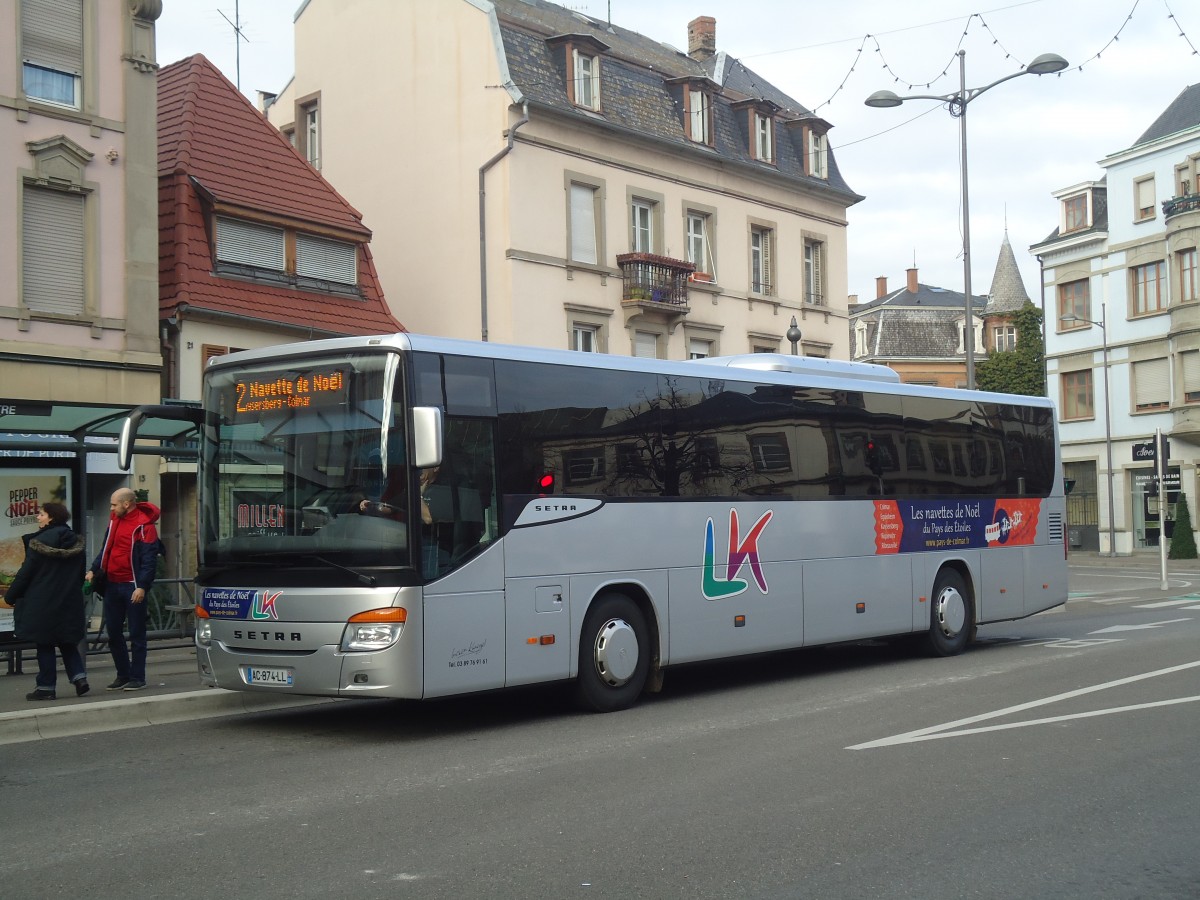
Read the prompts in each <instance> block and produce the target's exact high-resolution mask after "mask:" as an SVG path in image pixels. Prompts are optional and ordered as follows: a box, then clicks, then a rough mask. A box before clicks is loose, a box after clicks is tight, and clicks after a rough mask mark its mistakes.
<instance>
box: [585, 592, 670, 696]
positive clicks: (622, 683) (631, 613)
mask: <svg viewBox="0 0 1200 900" xmlns="http://www.w3.org/2000/svg"><path fill="white" fill-rule="evenodd" d="M631 587H632V586H625V585H622V586H613V585H610V586H608V587H606V588H605V589H604V590H602V591H600V592H599V593H598V594H597V595H596V596H595V597H594V598H593V599H592V602H591V604H590V605H589V606H588V611H587V614H586V615H585V616H584V618H583V628H582V630H581V631H580V635H579V674H578V677H577V678H576V680H575V701H576V703H577V705H579V706H580V707H581V708H583V709H588V710H592V711H595V712H614V711H616V710H619V709H626V708H628V707H630V706H632V705H633V704H634V703H635V702H636V701H637V698H638V697H639V696H640V695H641V693H642V691H643V690H644V689H645V687H646V685H647V682H651V683H653V682H656V681H658V680H659V676H657V674H656V675H655V676H653V677H652V675H651V673H652V672H655V673H657V669H658V651H657V648H658V625H657V622H656V621H655V618H654V615H653V611H652V609H651V606H650V602H649V598H648V597H646V595H645V593H644V592H643V591H641V590H640V589H638V588H636V587H633V588H632V589H631ZM639 601H640V602H639Z"/></svg>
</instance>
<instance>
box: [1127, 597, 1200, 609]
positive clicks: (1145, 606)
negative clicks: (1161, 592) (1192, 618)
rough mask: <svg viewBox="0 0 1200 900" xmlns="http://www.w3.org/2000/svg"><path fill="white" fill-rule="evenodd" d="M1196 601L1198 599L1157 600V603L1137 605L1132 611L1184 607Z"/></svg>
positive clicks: (1199, 598)
mask: <svg viewBox="0 0 1200 900" xmlns="http://www.w3.org/2000/svg"><path fill="white" fill-rule="evenodd" d="M1198 600H1200V597H1180V598H1176V599H1175V600H1159V601H1158V602H1157V603H1139V604H1138V605H1137V606H1135V607H1134V609H1166V608H1167V607H1168V606H1185V605H1186V604H1188V603H1195V602H1196V601H1198Z"/></svg>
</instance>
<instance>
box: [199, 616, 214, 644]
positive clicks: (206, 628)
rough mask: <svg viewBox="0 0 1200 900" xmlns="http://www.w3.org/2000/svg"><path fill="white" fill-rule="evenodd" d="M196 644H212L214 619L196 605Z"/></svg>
mask: <svg viewBox="0 0 1200 900" xmlns="http://www.w3.org/2000/svg"><path fill="white" fill-rule="evenodd" d="M196 646H197V647H210V646H212V619H210V618H208V613H207V611H204V610H201V609H200V607H196Z"/></svg>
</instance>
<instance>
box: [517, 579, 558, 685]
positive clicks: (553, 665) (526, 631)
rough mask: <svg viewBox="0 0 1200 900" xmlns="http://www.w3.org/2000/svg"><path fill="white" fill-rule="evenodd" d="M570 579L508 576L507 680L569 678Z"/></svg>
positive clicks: (526, 681)
mask: <svg viewBox="0 0 1200 900" xmlns="http://www.w3.org/2000/svg"><path fill="white" fill-rule="evenodd" d="M570 596H571V592H570V579H569V578H566V577H563V576H562V575H557V576H556V575H547V576H544V577H540V578H509V579H508V580H507V581H506V582H505V586H504V603H505V613H504V622H505V638H504V643H505V653H504V658H505V677H504V683H505V684H506V685H509V686H512V685H516V684H533V683H535V682H539V681H554V680H558V679H563V678H566V677H567V675H568V673H569V672H570V669H571V618H570V616H571V613H570V605H571V602H570Z"/></svg>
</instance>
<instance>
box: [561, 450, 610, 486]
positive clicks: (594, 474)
mask: <svg viewBox="0 0 1200 900" xmlns="http://www.w3.org/2000/svg"><path fill="white" fill-rule="evenodd" d="M563 468H564V469H566V474H567V484H568V485H577V484H591V483H592V482H596V481H600V480H601V479H602V478H604V473H605V466H604V448H603V447H585V448H583V449H581V450H568V451H567V452H566V453H564V454H563Z"/></svg>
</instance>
